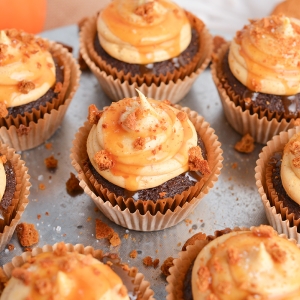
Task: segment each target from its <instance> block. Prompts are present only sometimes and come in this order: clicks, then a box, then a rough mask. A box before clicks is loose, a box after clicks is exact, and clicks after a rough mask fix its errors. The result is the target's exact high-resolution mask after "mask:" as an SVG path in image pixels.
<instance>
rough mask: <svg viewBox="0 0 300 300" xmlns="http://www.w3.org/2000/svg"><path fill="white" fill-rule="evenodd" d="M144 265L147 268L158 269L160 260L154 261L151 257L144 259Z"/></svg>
mask: <svg viewBox="0 0 300 300" xmlns="http://www.w3.org/2000/svg"><path fill="white" fill-rule="evenodd" d="M143 264H144V265H145V266H146V267H153V268H155V269H156V268H157V267H158V265H159V259H158V258H156V259H154V260H153V259H152V257H151V256H146V257H144V258H143Z"/></svg>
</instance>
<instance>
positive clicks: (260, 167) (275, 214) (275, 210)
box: [255, 127, 300, 243]
mask: <svg viewBox="0 0 300 300" xmlns="http://www.w3.org/2000/svg"><path fill="white" fill-rule="evenodd" d="M297 132H300V127H295V128H293V129H290V130H288V131H287V132H281V133H280V134H279V135H276V136H274V137H273V139H272V140H271V141H269V142H268V144H267V146H265V147H264V148H263V149H262V152H261V153H260V155H259V159H258V160H257V161H256V167H255V179H256V186H257V188H258V192H259V194H260V196H261V199H262V203H263V205H264V209H265V212H266V215H267V219H268V221H269V223H270V225H271V226H272V227H274V229H275V230H276V231H278V232H279V233H284V234H286V235H287V236H288V237H289V238H293V239H295V240H297V242H298V243H300V233H298V232H297V226H298V225H299V223H300V219H298V220H295V217H294V214H289V213H288V211H287V208H285V207H283V205H282V202H280V201H278V197H277V195H276V193H275V191H272V186H271V183H270V181H268V180H267V176H266V174H267V168H268V163H269V160H270V158H271V157H272V156H273V155H274V153H275V152H279V151H283V148H284V146H285V144H286V143H287V142H288V141H289V139H290V138H291V137H292V136H293V135H294V134H295V133H297ZM299 229H300V228H299Z"/></svg>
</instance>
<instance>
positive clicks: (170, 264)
mask: <svg viewBox="0 0 300 300" xmlns="http://www.w3.org/2000/svg"><path fill="white" fill-rule="evenodd" d="M173 260H174V258H173V257H171V256H169V257H168V258H167V259H166V260H165V261H164V262H163V264H162V265H161V267H160V270H161V272H162V273H163V274H164V275H165V276H166V277H167V276H169V275H170V272H169V269H170V268H171V267H173V265H174V264H173Z"/></svg>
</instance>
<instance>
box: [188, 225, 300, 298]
mask: <svg viewBox="0 0 300 300" xmlns="http://www.w3.org/2000/svg"><path fill="white" fill-rule="evenodd" d="M299 277H300V250H299V248H298V247H297V245H296V244H294V243H293V242H291V241H289V240H287V239H285V238H282V237H279V236H278V235H277V233H276V232H275V231H274V229H273V228H272V227H270V226H266V225H261V226H260V227H254V228H253V229H252V231H233V232H231V233H229V234H224V235H222V236H220V237H218V238H216V239H215V240H213V241H211V242H209V243H208V244H207V245H206V246H205V247H204V248H203V249H202V250H201V252H200V253H199V255H198V256H197V258H196V260H195V263H194V267H193V271H192V291H193V299H197V300H202V299H203V300H204V299H219V300H227V299H228V300H229V299H236V300H242V299H278V300H283V299H289V300H292V299H294V300H296V299H298V298H299V294H300V281H299Z"/></svg>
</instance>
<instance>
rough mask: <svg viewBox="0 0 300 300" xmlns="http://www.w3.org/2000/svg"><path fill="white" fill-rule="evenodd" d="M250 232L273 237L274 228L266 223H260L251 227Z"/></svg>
mask: <svg viewBox="0 0 300 300" xmlns="http://www.w3.org/2000/svg"><path fill="white" fill-rule="evenodd" d="M251 231H252V233H253V234H254V235H256V236H259V237H269V238H270V237H273V236H274V235H276V233H275V230H274V229H273V228H272V227H271V226H268V225H260V226H258V227H254V228H252V229H251Z"/></svg>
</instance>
